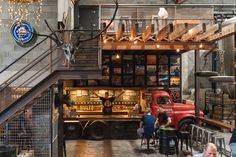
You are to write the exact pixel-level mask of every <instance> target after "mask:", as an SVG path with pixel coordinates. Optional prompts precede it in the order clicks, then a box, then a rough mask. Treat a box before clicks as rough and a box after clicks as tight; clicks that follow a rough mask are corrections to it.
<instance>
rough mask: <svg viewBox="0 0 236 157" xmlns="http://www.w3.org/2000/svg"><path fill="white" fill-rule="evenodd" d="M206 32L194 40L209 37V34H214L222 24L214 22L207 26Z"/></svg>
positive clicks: (197, 40)
mask: <svg viewBox="0 0 236 157" xmlns="http://www.w3.org/2000/svg"><path fill="white" fill-rule="evenodd" d="M207 28H208V29H206V32H205V33H202V34H199V35H197V36H196V37H195V38H194V41H196V42H199V41H201V40H205V39H207V38H208V37H209V36H211V35H213V34H214V33H215V32H216V31H218V30H219V29H220V24H214V25H211V26H207Z"/></svg>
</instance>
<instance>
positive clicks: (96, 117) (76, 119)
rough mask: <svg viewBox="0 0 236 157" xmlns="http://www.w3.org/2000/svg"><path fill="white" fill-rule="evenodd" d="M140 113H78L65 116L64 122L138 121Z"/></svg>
mask: <svg viewBox="0 0 236 157" xmlns="http://www.w3.org/2000/svg"><path fill="white" fill-rule="evenodd" d="M140 119H141V115H135V116H128V115H80V116H79V117H66V118H64V122H65V123H71V122H79V121H93V120H101V121H140Z"/></svg>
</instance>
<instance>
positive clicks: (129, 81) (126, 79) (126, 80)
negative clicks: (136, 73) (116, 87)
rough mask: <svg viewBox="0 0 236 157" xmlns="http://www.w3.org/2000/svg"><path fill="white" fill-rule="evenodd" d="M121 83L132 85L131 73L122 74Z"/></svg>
mask: <svg viewBox="0 0 236 157" xmlns="http://www.w3.org/2000/svg"><path fill="white" fill-rule="evenodd" d="M123 84H124V85H126V86H132V85H133V84H134V82H133V75H124V76H123Z"/></svg>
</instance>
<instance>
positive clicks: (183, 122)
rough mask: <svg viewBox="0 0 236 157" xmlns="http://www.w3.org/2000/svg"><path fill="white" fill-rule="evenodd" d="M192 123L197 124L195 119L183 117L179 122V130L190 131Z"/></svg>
mask: <svg viewBox="0 0 236 157" xmlns="http://www.w3.org/2000/svg"><path fill="white" fill-rule="evenodd" d="M190 124H195V121H194V120H193V119H183V120H181V121H180V122H179V128H178V130H181V131H189V127H190Z"/></svg>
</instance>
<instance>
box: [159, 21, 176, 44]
mask: <svg viewBox="0 0 236 157" xmlns="http://www.w3.org/2000/svg"><path fill="white" fill-rule="evenodd" d="M171 32H173V24H172V23H169V24H168V25H166V26H165V27H164V28H162V29H161V30H160V31H159V32H158V34H157V36H156V41H161V40H163V39H165V38H166V37H167V36H168V35H169V34H170V33H171Z"/></svg>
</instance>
